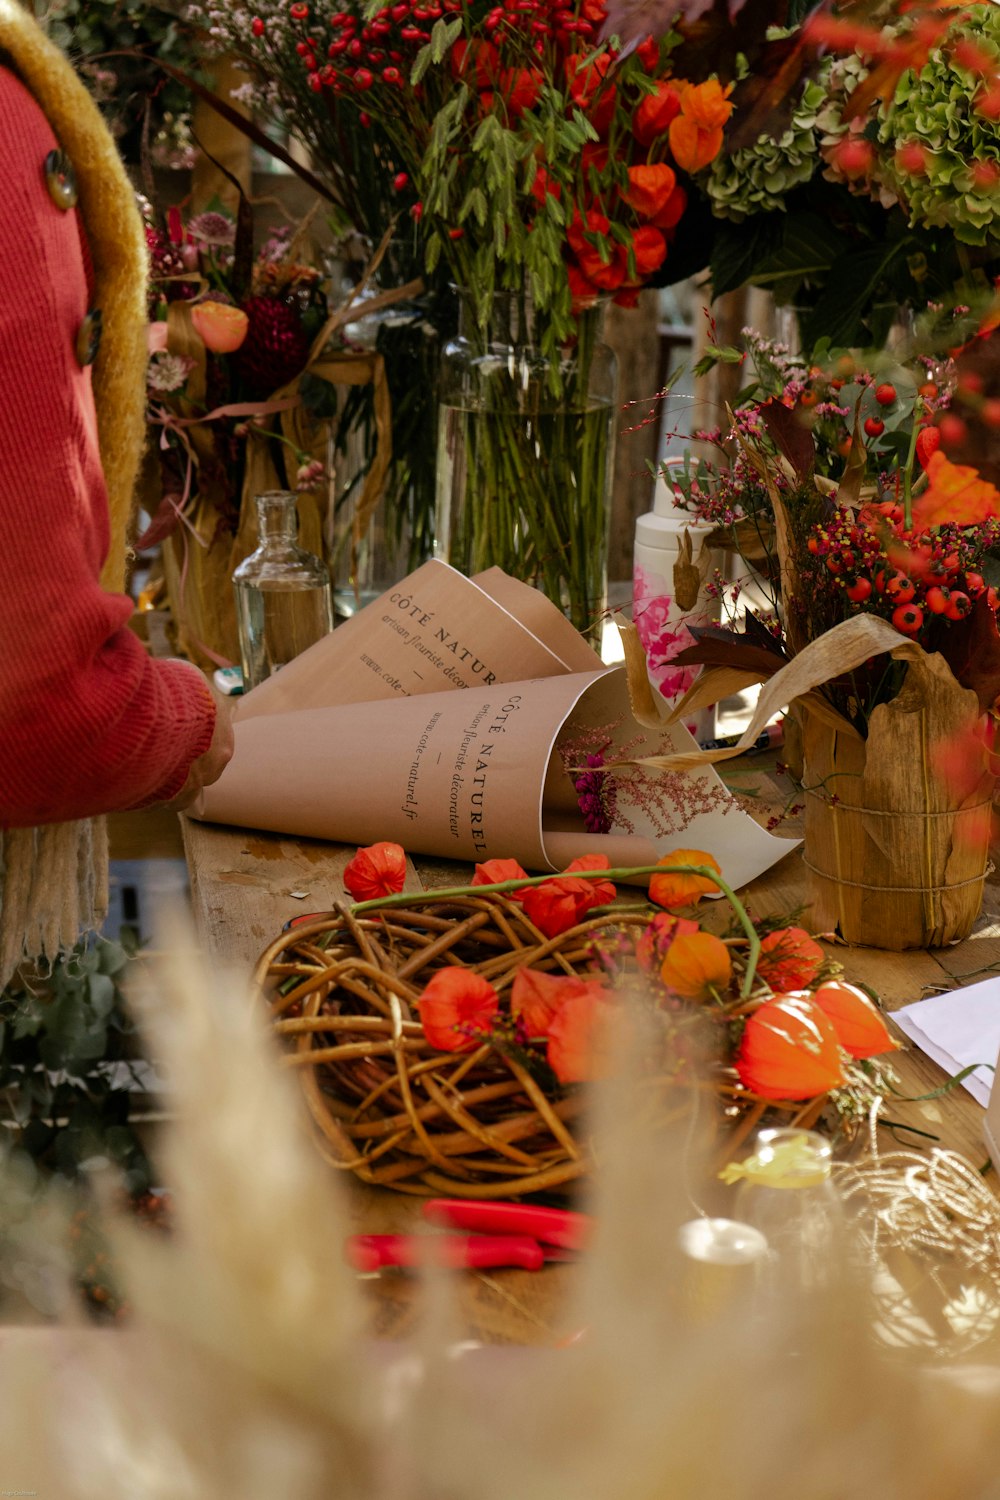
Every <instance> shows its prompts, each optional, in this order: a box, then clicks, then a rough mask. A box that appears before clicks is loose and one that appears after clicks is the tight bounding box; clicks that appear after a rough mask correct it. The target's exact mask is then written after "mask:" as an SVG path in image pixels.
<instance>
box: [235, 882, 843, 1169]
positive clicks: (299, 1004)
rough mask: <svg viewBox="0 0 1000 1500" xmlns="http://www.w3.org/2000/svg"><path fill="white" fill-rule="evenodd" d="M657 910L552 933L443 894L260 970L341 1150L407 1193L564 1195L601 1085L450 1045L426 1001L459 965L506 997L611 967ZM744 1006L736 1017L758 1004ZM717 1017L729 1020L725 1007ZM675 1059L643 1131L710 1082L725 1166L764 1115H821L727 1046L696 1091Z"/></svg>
mask: <svg viewBox="0 0 1000 1500" xmlns="http://www.w3.org/2000/svg"><path fill="white" fill-rule="evenodd" d="M648 920H649V916H648V912H645V911H639V912H636V911H616V912H609V913H606V914H605V915H603V916H598V917H595V918H594V919H593V920H591V921H585V922H582V923H580V924H579V926H577V927H573V928H571V929H570V930H569V931H568V932H564V933H561V934H560V935H559V936H558V937H554V938H546V937H545V936H544V935H543V934H542V933H541V932H539V930H538V928H537V927H535V926H534V924H533V923H532V922H530V921H529V920H528V918H527V917H526V916H525V914H524V912H523V910H522V909H521V907H520V905H519V904H518V903H517V902H514V901H510V900H508V899H507V898H506V897H504V896H501V895H498V894H495V893H490V894H483V895H469V896H433V895H428V896H427V898H426V899H425V900H423V901H421V902H420V903H419V904H413V905H409V906H395V907H388V906H387V907H384V908H382V909H381V910H379V909H372V910H371V911H369V912H368V913H366V914H365V915H364V916H362V917H360V918H358V917H355V916H353V915H352V914H351V912H349V911H348V910H346V909H344V908H340V907H338V908H336V909H334V910H332V911H330V912H325V913H322V914H320V915H318V916H316V917H314V918H312V919H311V920H310V921H308V922H304V923H302V924H301V925H299V926H296V927H294V928H291V929H290V930H288V931H286V932H283V933H282V934H281V936H280V937H278V938H277V939H276V940H275V941H274V942H273V943H272V944H271V945H270V946H269V947H268V948H267V949H266V951H265V952H264V953H263V955H262V956H261V958H260V960H259V962H258V964H257V968H256V971H255V982H256V984H257V985H258V987H259V988H260V990H261V992H262V994H263V996H264V998H265V1000H266V1001H267V1004H268V1005H269V1007H270V1011H271V1015H272V1018H273V1021H274V1026H275V1030H276V1032H277V1034H278V1036H279V1038H280V1039H281V1041H282V1043H283V1045H284V1047H285V1048H286V1049H287V1052H286V1060H287V1063H288V1065H289V1066H290V1067H291V1068H293V1069H294V1070H295V1072H296V1073H297V1074H298V1076H299V1079H300V1081H301V1083H302V1087H303V1090H304V1093H305V1098H306V1102H307V1105H308V1108H309V1112H310V1114H311V1116H312V1119H313V1122H314V1124H315V1126H316V1135H317V1140H318V1144H319V1148H320V1150H321V1151H322V1153H323V1155H324V1156H325V1158H326V1159H327V1161H329V1162H330V1163H331V1164H332V1165H333V1166H335V1167H337V1168H340V1169H341V1170H347V1171H352V1172H354V1173H356V1174H357V1176H358V1177H360V1178H362V1180H363V1181H365V1182H370V1183H377V1184H379V1185H381V1186H384V1187H390V1188H394V1189H396V1190H397V1191H400V1192H404V1193H412V1194H422V1195H435V1194H444V1195H447V1196H452V1197H467V1198H509V1197H516V1196H521V1195H523V1194H529V1193H537V1192H551V1191H553V1190H559V1189H560V1188H563V1187H565V1186H566V1185H567V1184H570V1183H572V1182H573V1181H574V1180H575V1179H577V1178H579V1177H582V1176H584V1175H586V1174H587V1173H588V1172H590V1171H591V1169H592V1166H593V1163H592V1161H591V1159H590V1156H589V1154H588V1150H587V1145H586V1138H585V1133H584V1131H583V1130H582V1129H581V1126H582V1123H583V1115H584V1111H585V1109H586V1104H587V1099H586V1090H585V1089H583V1088H580V1087H572V1088H568V1089H565V1090H563V1089H557V1088H553V1089H552V1090H551V1094H547V1093H546V1092H545V1090H544V1089H543V1088H542V1086H541V1085H540V1083H539V1082H538V1080H537V1078H535V1077H533V1076H532V1074H531V1072H529V1070H528V1069H527V1068H526V1067H525V1066H524V1065H523V1063H522V1061H520V1060H519V1059H518V1057H517V1056H516V1055H512V1054H511V1053H510V1052H508V1051H506V1050H502V1049H501V1048H499V1047H498V1046H495V1045H491V1044H490V1043H486V1042H484V1043H483V1044H482V1045H480V1046H477V1047H476V1048H475V1050H474V1051H468V1052H454V1053H448V1052H439V1051H437V1050H436V1049H435V1048H433V1047H431V1046H430V1045H429V1044H428V1042H427V1041H426V1039H425V1037H424V1033H423V1029H422V1027H421V1025H420V1020H419V1014H418V1009H417V999H418V996H419V995H420V994H421V992H422V990H423V989H424V987H425V985H426V984H427V983H428V981H429V980H430V978H431V976H432V975H433V974H434V973H436V972H437V970H439V969H441V968H444V967H446V966H448V965H461V966H462V967H464V968H467V969H470V970H472V971H474V972H475V973H477V974H480V975H482V976H483V978H485V979H488V980H489V981H490V983H491V984H492V985H493V986H494V987H495V989H496V990H497V992H498V993H499V995H500V996H501V999H503V997H504V995H505V993H506V991H507V990H508V989H509V987H510V985H511V983H512V981H513V978H514V975H515V974H516V972H517V970H518V969H520V968H522V967H531V968H533V969H541V970H543V971H546V972H549V973H554V974H560V973H561V974H577V975H580V974H593V975H601V976H603V977H606V972H605V970H604V968H603V967H602V965H601V960H600V956H599V952H598V948H599V945H600V943H601V941H602V939H603V940H605V942H607V943H611V944H615V942H616V939H617V938H619V937H620V936H621V935H622V933H625V934H626V935H629V934H631V935H632V936H637V935H638V934H639V933H640V932H641V931H642V930H643V929H644V928H645V926H646V924H647V922H648ZM628 947H631V945H630V944H629V945H628ZM619 956H620V955H619ZM626 969H627V965H626ZM762 998H764V997H762ZM732 1005H733V1013H737V1012H741V1013H742V1012H745V1010H746V1006H745V1005H744V1004H742V1003H741V1002H739V1001H736V1000H734V1001H733V1002H732ZM714 1019H715V1021H716V1023H718V1022H719V1021H722V1022H724V1021H725V1019H726V1017H725V1016H724V1015H723V1014H722V1013H721V1012H720V1011H719V1009H718V1008H717V1007H716V1008H715V1010H714ZM654 1051H655V1047H654ZM671 1057H672V1054H671V1051H670V1046H669V1044H668V1043H666V1042H665V1044H664V1047H663V1054H662V1059H660V1058H656V1057H654V1058H653V1059H652V1060H651V1061H649V1063H648V1066H647V1067H646V1068H645V1069H644V1074H643V1088H642V1090H641V1091H640V1092H641V1096H642V1101H643V1102H642V1115H643V1121H642V1123H643V1127H644V1128H649V1129H660V1128H662V1127H663V1126H665V1125H668V1124H670V1123H671V1122H673V1121H676V1120H677V1119H679V1118H681V1117H683V1116H685V1115H687V1114H688V1113H689V1111H690V1109H691V1107H692V1099H693V1098H694V1097H696V1096H700V1097H704V1095H705V1092H706V1091H707V1092H708V1094H709V1095H710V1096H711V1097H712V1099H713V1101H714V1102H713V1108H712V1109H711V1110H707V1111H704V1115H705V1117H706V1125H707V1126H708V1128H709V1129H711V1131H712V1132H713V1133H717V1137H718V1140H719V1141H720V1142H721V1145H720V1151H721V1154H720V1156H719V1160H720V1162H721V1161H723V1160H726V1159H728V1158H729V1157H730V1156H731V1155H732V1154H733V1153H734V1152H736V1151H737V1150H738V1149H739V1147H740V1146H741V1144H742V1143H743V1141H744V1140H745V1139H746V1137H747V1135H748V1134H749V1133H750V1132H751V1131H752V1130H753V1128H754V1126H755V1125H756V1124H758V1123H759V1122H760V1120H761V1118H762V1116H763V1114H764V1113H765V1111H773V1110H775V1109H777V1110H778V1111H779V1113H781V1114H783V1115H785V1116H787V1117H790V1118H789V1119H788V1123H794V1124H803V1125H806V1124H811V1123H813V1122H814V1121H815V1119H816V1117H817V1115H818V1114H819V1113H820V1110H821V1109H822V1107H823V1102H824V1101H823V1100H822V1099H821V1100H811V1101H809V1102H808V1103H807V1104H805V1105H796V1104H788V1105H782V1104H780V1103H778V1104H775V1102H774V1101H767V1100H763V1099H757V1098H755V1096H754V1095H752V1094H749V1093H748V1092H747V1091H746V1090H745V1089H743V1088H742V1087H741V1085H740V1084H739V1080H738V1079H737V1077H736V1075H735V1072H734V1071H733V1070H732V1068H731V1067H728V1066H726V1065H725V1060H724V1059H723V1058H718V1059H717V1060H716V1062H715V1064H714V1065H711V1066H710V1067H709V1070H708V1073H707V1074H706V1075H705V1076H704V1077H702V1078H701V1080H700V1082H696V1083H695V1084H694V1087H693V1088H692V1087H688V1088H682V1087H679V1086H678V1081H677V1071H676V1066H675V1064H676V1058H673V1065H672V1061H671ZM637 1109H638V1105H637Z"/></svg>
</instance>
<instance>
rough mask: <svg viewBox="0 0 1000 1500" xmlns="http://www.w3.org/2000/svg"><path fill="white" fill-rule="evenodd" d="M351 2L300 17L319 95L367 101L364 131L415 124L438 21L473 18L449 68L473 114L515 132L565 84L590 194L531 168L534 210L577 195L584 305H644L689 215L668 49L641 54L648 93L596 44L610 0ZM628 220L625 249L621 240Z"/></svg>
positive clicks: (653, 46) (572, 231) (571, 218)
mask: <svg viewBox="0 0 1000 1500" xmlns="http://www.w3.org/2000/svg"><path fill="white" fill-rule="evenodd" d="M351 3H352V4H353V6H354V8H352V9H344V10H339V11H335V12H333V13H330V14H327V13H325V12H321V11H320V10H319V9H318V8H317V7H315V6H313V5H312V4H310V3H309V0H293V3H291V4H290V5H289V7H288V16H289V19H290V21H291V23H292V30H291V38H292V39H293V41H294V53H295V56H296V57H297V59H298V63H299V65H300V66H301V68H302V70H303V71H304V74H305V81H306V84H307V86H308V87H309V88H310V89H312V90H314V91H315V92H316V93H318V94H324V93H326V92H329V93H330V94H332V95H334V96H338V97H350V98H355V99H358V102H359V103H360V102H361V101H360V98H359V96H364V104H365V110H363V111H361V113H360V119H361V123H362V125H370V123H371V122H370V117H369V115H368V114H367V113H366V110H368V109H371V111H372V113H373V114H375V113H376V111H377V112H378V113H379V114H381V115H383V116H385V117H386V118H393V119H395V120H397V121H399V122H402V123H403V124H404V125H405V126H406V127H407V129H409V128H410V125H411V121H410V116H411V115H412V113H413V105H414V103H415V102H416V103H418V104H419V103H420V102H422V101H423V100H424V99H425V98H426V95H425V92H424V91H425V87H426V81H425V82H423V83H421V84H418V85H416V86H415V87H413V88H412V90H411V86H410V84H409V78H410V74H411V69H412V64H413V62H414V59H415V57H416V56H417V54H418V53H419V51H420V49H421V48H423V47H425V46H426V45H427V44H428V43H429V42H430V40H431V34H432V28H433V26H434V24H435V22H437V21H439V20H441V19H442V18H445V19H447V18H449V17H450V16H452V15H454V14H456V13H459V14H465V13H466V12H468V25H467V27H466V34H465V35H464V36H462V37H460V38H459V40H458V41H457V42H455V43H454V44H453V46H452V47H451V50H450V52H449V54H448V67H449V68H450V70H451V74H452V76H453V77H455V78H459V79H461V80H462V81H463V82H464V83H466V84H467V85H468V86H469V88H470V91H471V103H470V111H471V112H473V113H476V112H478V113H479V114H480V115H484V114H486V113H489V112H491V111H493V110H494V109H496V108H497V106H498V104H499V105H500V106H502V108H501V110H500V113H501V116H502V118H503V119H504V120H505V121H506V122H507V123H508V124H509V125H513V126H516V125H517V122H518V121H519V119H520V117H521V116H522V115H523V114H524V113H525V112H526V111H528V110H531V109H532V108H534V107H535V105H536V104H537V102H538V99H539V97H540V94H541V91H542V89H543V88H544V87H545V86H546V85H547V84H553V83H554V85H555V86H556V87H557V88H558V89H560V90H561V91H562V92H563V93H564V94H565V96H566V100H567V112H568V113H570V112H576V111H579V112H581V113H582V114H584V115H585V116H586V118H587V120H588V121H589V123H590V124H591V125H592V126H593V128H594V130H595V132H596V134H597V139H596V140H594V141H589V142H587V143H586V145H585V146H584V147H583V149H582V151H581V153H580V158H579V166H580V174H579V175H580V177H581V179H582V183H583V184H584V186H583V188H582V190H581V188H580V183H579V182H577V180H576V178H575V177H574V180H573V181H572V182H569V181H560V180H559V177H558V176H557V175H556V174H555V173H554V172H553V171H552V169H551V167H550V166H549V165H548V164H543V163H542V162H540V161H537V162H533V163H532V164H531V171H532V175H531V178H530V187H529V190H530V194H531V197H532V198H533V200H534V204H535V205H536V207H534V208H532V210H531V212H535V213H537V212H540V211H541V210H542V208H543V207H545V206H546V205H547V203H548V202H549V200H550V199H556V200H561V199H563V198H564V196H569V195H570V194H572V196H573V197H574V198H576V197H579V201H578V202H577V201H575V202H571V203H567V202H565V201H564V202H563V206H562V214H563V216H564V218H565V222H566V224H567V229H566V240H565V245H564V257H565V260H566V264H567V274H568V279H569V283H570V289H571V293H572V296H573V298H574V300H575V302H576V304H577V305H578V306H586V305H589V304H591V303H592V302H593V301H595V300H596V299H597V298H598V297H599V296H601V295H607V294H611V295H613V296H615V298H616V300H618V301H621V302H625V303H629V304H630V303H634V301H635V298H636V296H637V294H638V290H639V288H640V287H641V286H642V285H643V283H644V282H646V281H647V280H648V279H649V277H650V276H651V275H653V273H654V272H655V271H657V270H658V269H659V267H660V265H662V263H663V261H664V259H665V258H666V255H667V250H668V246H669V243H670V241H671V240H672V238H673V237H674V234H675V233H676V231H677V226H678V223H679V221H680V219H681V217H682V216H683V214H684V212H685V209H686V207H687V195H686V192H685V189H684V187H683V186H682V184H681V183H680V182H679V181H678V174H677V172H676V171H675V170H674V167H673V166H672V165H670V164H669V162H668V161H667V160H665V159H664V158H665V157H666V154H667V153H666V137H667V132H668V129H669V127H670V124H671V122H672V121H673V120H674V119H675V118H676V116H677V115H678V114H679V113H680V112H681V110H682V100H681V94H680V92H679V90H678V88H676V87H675V86H674V84H673V83H671V82H670V81H669V80H667V79H659V80H658V81H657V82H656V84H655V90H654V91H650V86H649V83H650V81H652V80H654V79H656V75H657V70H658V68H659V65H660V60H661V48H660V44H659V42H657V41H655V40H653V39H652V38H647V39H646V40H645V41H644V42H643V43H642V44H641V45H640V46H639V47H638V48H637V49H636V53H635V55H636V58H637V59H638V62H639V64H640V65H641V69H642V71H643V73H644V74H645V75H646V79H647V82H646V83H645V84H644V86H641V87H640V86H639V85H637V84H634V83H633V84H630V83H629V82H628V81H627V79H625V78H624V77H623V75H622V74H621V72H620V71H619V70H617V69H616V66H615V64H616V62H617V55H616V53H615V52H613V51H612V50H611V49H609V48H607V47H601V46H600V45H599V44H598V34H599V32H600V29H601V26H602V24H603V22H604V20H605V16H606V11H605V5H604V0H502V3H501V4H497V5H494V6H493V7H492V8H491V9H488V10H485V11H484V10H482V9H481V7H480V5H479V4H477V5H476V7H475V12H474V13H473V11H472V5H471V0H425V3H423V4H420V3H416V0H398V3H396V4H392V5H384V6H382V7H381V9H379V10H377V11H375V12H374V13H368V14H366V13H365V12H364V10H363V9H362V8H360V7H359V6H358V5H357V4H356V3H355V0H351ZM251 32H252V33H253V35H254V36H256V37H262V36H264V35H265V34H266V32H267V26H266V23H265V22H264V21H263V20H262V19H261V18H260V17H257V18H254V19H253V20H252V22H251ZM291 44H292V43H291V42H289V45H291ZM622 126H624V130H625V133H624V134H623V131H622V128H621V127H622ZM613 131H614V133H615V142H616V144H615V150H614V161H613V162H612V161H611V160H610V139H611V135H612V132H613ZM404 164H405V165H407V166H409V168H410V171H409V172H405V171H399V172H395V174H394V176H393V187H394V189H395V191H396V192H404V191H405V190H407V189H410V190H411V191H412V186H413V181H412V179H413V174H414V172H415V171H416V165H417V163H416V161H412V162H405V163H404ZM397 165H398V163H397ZM547 168H548V169H547ZM423 212H424V209H423V204H422V203H420V202H416V203H414V204H412V206H411V208H410V213H411V216H412V217H413V218H414V219H415V220H419V219H420V218H421V217H422V216H423ZM623 219H624V222H625V223H626V224H627V225H628V231H629V238H628V243H627V244H626V243H625V242H624V241H623V238H622V237H621V236H620V235H619V234H618V233H616V232H613V226H615V229H617V226H618V224H620V223H621V222H622V220H623ZM442 232H443V233H447V234H448V236H449V237H450V238H451V239H460V238H461V237H462V236H463V235H464V234H465V229H464V228H463V227H462V226H460V225H455V226H449V227H447V228H445V229H444V230H442Z"/></svg>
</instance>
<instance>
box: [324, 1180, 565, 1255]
mask: <svg viewBox="0 0 1000 1500" xmlns="http://www.w3.org/2000/svg"><path fill="white" fill-rule="evenodd" d="M423 1212H424V1218H425V1219H427V1220H428V1221H429V1223H431V1224H434V1225H436V1226H438V1227H440V1228H442V1229H444V1230H446V1231H447V1232H446V1233H444V1234H355V1235H352V1236H351V1238H350V1239H349V1240H348V1241H347V1244H346V1246H345V1251H346V1255H347V1260H348V1263H349V1264H350V1265H352V1266H353V1267H354V1269H355V1270H356V1271H361V1272H365V1273H369V1274H370V1273H372V1272H375V1271H382V1270H385V1269H387V1268H388V1267H394V1268H399V1269H404V1270H414V1269H419V1268H420V1267H422V1266H428V1265H436V1266H446V1267H448V1268H449V1269H451V1270H479V1269H481V1270H486V1269H488V1268H490V1267H499V1266H516V1267H518V1268H520V1269H521V1270H523V1271H539V1270H541V1268H542V1266H543V1265H544V1264H545V1262H546V1261H548V1260H575V1259H576V1256H577V1254H578V1252H579V1251H580V1250H582V1249H583V1247H584V1246H585V1245H586V1243H587V1240H588V1239H589V1237H590V1234H591V1232H592V1229H593V1220H592V1219H590V1218H588V1216H587V1215H586V1214H578V1213H570V1212H569V1211H568V1210H567V1209H561V1208H534V1207H532V1206H530V1205H527V1204H523V1203H477V1202H469V1201H468V1200H467V1199H464V1198H431V1199H429V1200H428V1201H427V1202H426V1203H425V1204H424V1209H423Z"/></svg>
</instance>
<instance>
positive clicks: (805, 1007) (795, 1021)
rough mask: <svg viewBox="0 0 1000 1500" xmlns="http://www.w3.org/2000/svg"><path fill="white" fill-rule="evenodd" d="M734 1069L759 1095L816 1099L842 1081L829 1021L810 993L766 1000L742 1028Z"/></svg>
mask: <svg viewBox="0 0 1000 1500" xmlns="http://www.w3.org/2000/svg"><path fill="white" fill-rule="evenodd" d="M736 1071H737V1073H738V1074H739V1076H740V1082H741V1083H742V1084H743V1086H744V1087H745V1088H747V1089H749V1090H750V1092H751V1093H753V1094H756V1095H757V1096H758V1097H759V1098H761V1099H815V1098H816V1097H817V1095H819V1094H825V1093H826V1092H827V1091H828V1090H829V1089H834V1088H838V1087H839V1086H840V1085H841V1084H842V1083H843V1082H844V1068H843V1062H842V1058H841V1051H840V1044H839V1042H838V1040H837V1033H836V1031H835V1030H834V1028H833V1023H832V1021H831V1020H830V1019H829V1017H828V1016H826V1015H825V1014H824V1013H823V1011H821V1010H820V1009H819V1007H818V1006H817V1005H814V1004H813V1003H812V1000H811V999H810V997H809V996H808V995H804V994H792V995H781V996H780V997H779V998H778V999H777V1000H767V1001H765V1003H764V1004H763V1005H761V1006H759V1007H758V1009H757V1010H755V1011H754V1012H753V1014H752V1015H751V1016H750V1017H749V1019H748V1020H747V1023H746V1026H745V1027H744V1028H743V1037H742V1040H741V1041H740V1047H739V1052H738V1053H737V1055H736Z"/></svg>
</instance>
